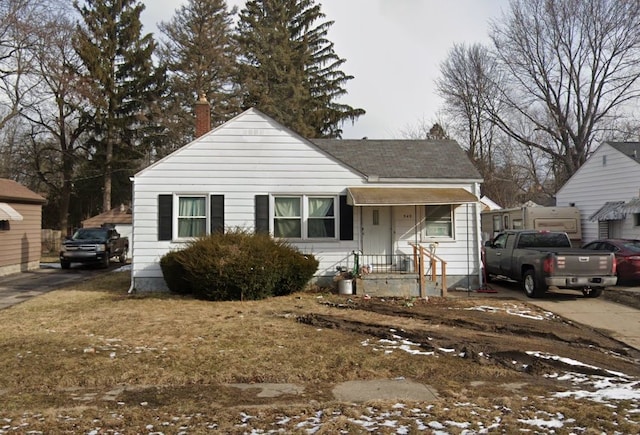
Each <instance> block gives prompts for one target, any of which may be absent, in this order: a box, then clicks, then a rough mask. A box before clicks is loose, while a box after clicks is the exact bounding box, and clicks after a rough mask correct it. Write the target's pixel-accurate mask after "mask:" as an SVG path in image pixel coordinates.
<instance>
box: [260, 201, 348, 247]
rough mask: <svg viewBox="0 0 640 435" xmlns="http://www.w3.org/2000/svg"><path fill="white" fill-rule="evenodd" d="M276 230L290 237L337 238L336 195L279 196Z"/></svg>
mask: <svg viewBox="0 0 640 435" xmlns="http://www.w3.org/2000/svg"><path fill="white" fill-rule="evenodd" d="M273 204H274V207H273V234H274V236H275V237H281V238H288V239H334V238H335V237H336V212H335V210H336V198H335V197H333V196H307V195H302V196H275V197H274V198H273Z"/></svg>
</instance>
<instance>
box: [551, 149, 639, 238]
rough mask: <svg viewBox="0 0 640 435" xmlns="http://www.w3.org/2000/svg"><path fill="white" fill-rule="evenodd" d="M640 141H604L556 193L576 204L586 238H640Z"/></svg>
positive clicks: (563, 201)
mask: <svg viewBox="0 0 640 435" xmlns="http://www.w3.org/2000/svg"><path fill="white" fill-rule="evenodd" d="M639 196H640V142H604V143H602V144H601V145H600V146H599V147H598V149H597V150H596V151H595V152H594V153H593V154H592V155H591V156H590V157H589V159H588V160H587V161H586V162H585V163H584V164H583V165H582V166H581V167H580V169H578V170H577V171H576V173H575V174H574V175H573V176H572V177H571V178H570V179H569V180H568V181H567V182H566V183H565V185H564V186H562V188H561V189H560V190H559V191H558V193H557V194H556V205H558V206H567V205H575V206H576V207H577V208H578V209H580V214H581V218H582V241H583V242H584V243H587V242H590V241H592V240H595V239H598V238H615V237H621V238H640V199H639Z"/></svg>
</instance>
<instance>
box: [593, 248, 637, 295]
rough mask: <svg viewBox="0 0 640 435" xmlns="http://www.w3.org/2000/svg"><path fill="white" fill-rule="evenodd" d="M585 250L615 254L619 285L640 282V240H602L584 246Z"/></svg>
mask: <svg viewBox="0 0 640 435" xmlns="http://www.w3.org/2000/svg"><path fill="white" fill-rule="evenodd" d="M583 248H584V249H593V250H597V251H607V252H613V253H614V254H615V256H616V266H617V269H618V284H620V283H621V282H630V281H636V282H637V281H640V240H636V239H602V240H594V241H593V242H589V243H587V244H586V245H584V246H583Z"/></svg>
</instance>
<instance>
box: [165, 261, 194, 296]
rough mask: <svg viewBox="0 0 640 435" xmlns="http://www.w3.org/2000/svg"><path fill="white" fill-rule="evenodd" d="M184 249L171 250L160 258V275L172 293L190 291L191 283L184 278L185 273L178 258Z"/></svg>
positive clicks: (186, 292) (187, 292)
mask: <svg viewBox="0 0 640 435" xmlns="http://www.w3.org/2000/svg"><path fill="white" fill-rule="evenodd" d="M183 252H184V251H171V252H169V253H168V254H166V255H164V256H163V257H162V258H161V259H160V268H161V269H162V276H163V277H164V281H165V282H166V283H167V287H169V290H170V291H172V292H173V293H178V294H189V293H191V292H192V289H191V284H190V283H189V281H187V280H186V274H185V270H184V267H183V266H182V263H181V262H180V258H181V256H182V254H183Z"/></svg>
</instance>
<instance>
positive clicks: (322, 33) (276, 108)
mask: <svg viewBox="0 0 640 435" xmlns="http://www.w3.org/2000/svg"><path fill="white" fill-rule="evenodd" d="M324 17H325V15H324V14H323V13H322V11H321V8H320V5H319V4H316V3H315V1H314V0H249V1H247V3H246V5H245V8H244V9H243V10H242V11H241V12H240V18H239V21H238V32H237V41H238V44H239V49H240V52H241V62H240V80H241V84H242V88H243V93H244V105H245V107H250V106H255V107H257V108H258V109H260V110H262V111H264V112H265V113H267V114H269V115H270V116H273V117H274V118H275V119H277V120H278V121H279V122H281V123H283V124H284V125H286V126H288V127H289V128H291V129H293V130H294V131H296V132H298V133H300V134H301V135H303V136H306V137H328V138H331V137H340V136H341V134H342V129H341V125H342V123H343V122H345V121H346V120H351V121H352V122H353V121H355V120H356V119H357V118H358V117H359V116H360V115H363V114H364V113H365V112H364V110H363V109H356V108H353V107H351V106H349V105H347V104H342V103H339V102H338V99H340V98H341V97H343V96H344V95H346V93H347V92H346V90H345V88H344V86H345V85H346V83H347V82H348V81H349V80H351V79H353V76H350V75H347V74H345V73H344V72H343V71H341V70H340V67H341V66H342V65H343V64H344V62H345V60H344V59H341V58H339V57H338V56H337V54H336V53H335V51H334V48H333V43H332V42H330V41H329V40H328V39H327V32H328V29H329V28H330V27H331V25H332V24H333V22H332V21H324V22H319V24H316V22H318V21H319V20H322V19H323V18H324Z"/></svg>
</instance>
